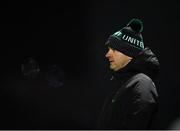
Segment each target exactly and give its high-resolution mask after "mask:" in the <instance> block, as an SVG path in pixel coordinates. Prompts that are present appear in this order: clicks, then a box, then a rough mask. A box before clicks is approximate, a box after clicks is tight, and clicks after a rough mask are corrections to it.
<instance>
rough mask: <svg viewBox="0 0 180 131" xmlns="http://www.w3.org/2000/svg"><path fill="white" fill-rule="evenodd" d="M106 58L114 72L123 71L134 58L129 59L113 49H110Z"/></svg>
mask: <svg viewBox="0 0 180 131" xmlns="http://www.w3.org/2000/svg"><path fill="white" fill-rule="evenodd" d="M106 57H107V58H108V60H109V62H110V69H112V70H114V71H118V70H120V69H122V68H123V67H125V66H126V65H127V64H128V63H129V62H130V61H131V60H132V57H129V56H127V55H125V54H123V53H121V52H119V51H117V50H115V49H112V48H111V47H109V50H108V52H107V53H106Z"/></svg>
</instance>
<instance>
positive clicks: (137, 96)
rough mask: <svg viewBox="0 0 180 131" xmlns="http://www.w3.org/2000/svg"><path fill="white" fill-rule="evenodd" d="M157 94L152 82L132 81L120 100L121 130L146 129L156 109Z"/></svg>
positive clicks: (143, 80) (144, 80)
mask: <svg viewBox="0 0 180 131" xmlns="http://www.w3.org/2000/svg"><path fill="white" fill-rule="evenodd" d="M156 97H157V92H156V89H155V86H154V84H153V82H152V81H150V80H146V79H142V80H133V81H131V82H130V83H128V85H127V92H126V94H125V96H124V97H123V98H122V100H121V102H122V103H121V104H120V105H121V111H123V112H121V111H120V112H121V119H120V121H119V125H120V126H121V127H120V128H121V129H148V127H149V125H150V123H151V119H152V115H153V112H154V110H155V108H156V104H157V103H156Z"/></svg>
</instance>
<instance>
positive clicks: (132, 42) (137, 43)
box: [114, 31, 144, 49]
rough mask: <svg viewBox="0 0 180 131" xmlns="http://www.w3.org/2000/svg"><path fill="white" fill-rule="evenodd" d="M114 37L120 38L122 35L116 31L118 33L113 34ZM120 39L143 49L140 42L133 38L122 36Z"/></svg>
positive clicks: (142, 44)
mask: <svg viewBox="0 0 180 131" xmlns="http://www.w3.org/2000/svg"><path fill="white" fill-rule="evenodd" d="M114 35H116V36H120V35H122V33H121V32H120V31H118V32H116V33H114ZM121 39H123V40H125V41H127V42H129V43H131V44H134V45H136V46H139V47H141V48H143V49H144V43H143V42H142V41H139V40H137V39H135V38H133V37H130V36H128V35H125V34H124V35H123V36H122V37H121Z"/></svg>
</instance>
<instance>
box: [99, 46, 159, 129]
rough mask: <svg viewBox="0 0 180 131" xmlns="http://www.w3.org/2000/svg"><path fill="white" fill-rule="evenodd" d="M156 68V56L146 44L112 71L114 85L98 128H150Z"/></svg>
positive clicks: (157, 63) (152, 115) (154, 104)
mask: <svg viewBox="0 0 180 131" xmlns="http://www.w3.org/2000/svg"><path fill="white" fill-rule="evenodd" d="M158 72H159V62H158V59H157V57H156V56H155V55H154V54H153V52H152V51H151V50H150V49H149V48H145V49H144V51H143V52H142V53H141V54H140V55H139V56H137V57H136V58H134V59H133V60H132V61H131V62H130V63H129V64H128V65H127V66H126V67H124V68H123V69H122V70H120V71H119V72H116V73H115V74H114V82H115V83H117V85H116V87H115V88H114V90H113V92H112V94H110V96H108V97H107V99H106V100H105V103H104V107H103V109H102V111H101V114H100V116H99V119H98V129H150V128H151V122H152V119H153V117H154V115H155V114H156V112H157V109H158V108H157V107H158V100H157V98H158V94H157V90H156V87H155V84H154V82H153V80H154V79H155V78H156V76H157V74H158Z"/></svg>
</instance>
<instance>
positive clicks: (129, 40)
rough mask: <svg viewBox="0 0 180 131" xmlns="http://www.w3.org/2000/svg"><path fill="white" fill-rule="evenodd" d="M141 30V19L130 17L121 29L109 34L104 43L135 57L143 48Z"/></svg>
mask: <svg viewBox="0 0 180 131" xmlns="http://www.w3.org/2000/svg"><path fill="white" fill-rule="evenodd" d="M142 31H143V23H142V21H141V20H139V19H132V20H131V21H130V22H129V23H128V24H127V25H126V26H125V27H123V28H122V29H121V30H119V31H117V32H115V33H114V34H112V35H110V37H109V38H108V41H107V42H106V45H108V46H109V47H111V48H113V49H116V50H118V51H120V52H122V53H123V54H125V55H127V56H130V57H136V56H137V55H138V54H139V53H140V52H141V51H142V50H143V49H144V42H143V37H142V34H141V32H142Z"/></svg>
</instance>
